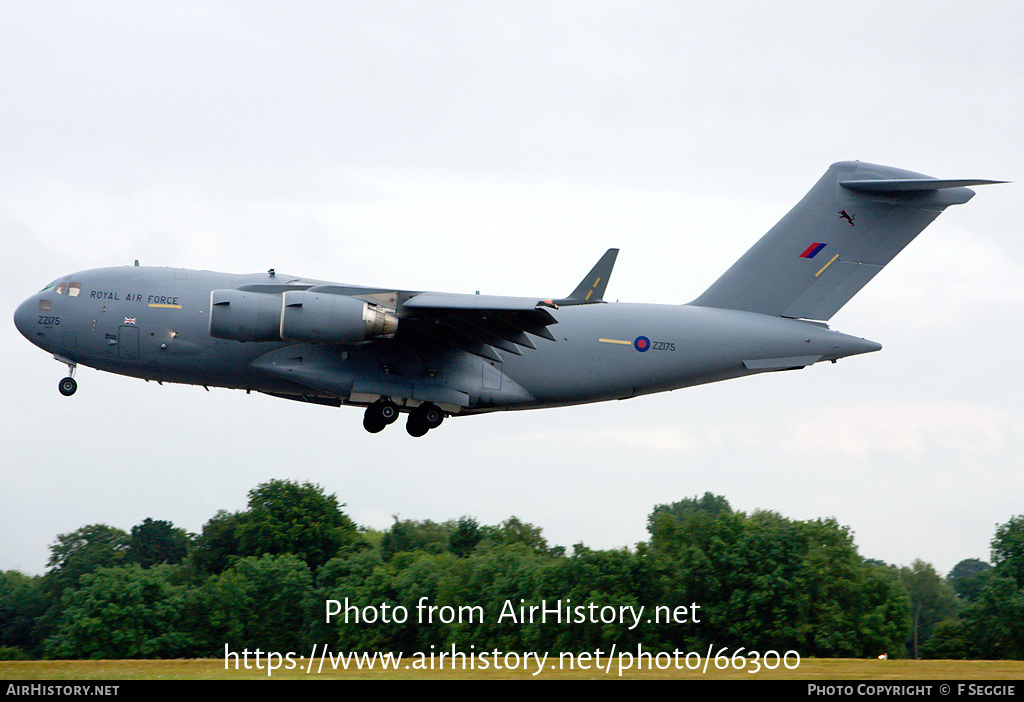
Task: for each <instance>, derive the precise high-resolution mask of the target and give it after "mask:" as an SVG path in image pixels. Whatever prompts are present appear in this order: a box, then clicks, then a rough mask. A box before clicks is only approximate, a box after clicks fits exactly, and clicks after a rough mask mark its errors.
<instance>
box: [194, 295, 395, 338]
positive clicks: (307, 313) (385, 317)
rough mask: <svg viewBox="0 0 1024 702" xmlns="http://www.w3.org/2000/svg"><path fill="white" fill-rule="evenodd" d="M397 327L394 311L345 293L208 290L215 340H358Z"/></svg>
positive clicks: (386, 333) (390, 333)
mask: <svg viewBox="0 0 1024 702" xmlns="http://www.w3.org/2000/svg"><path fill="white" fill-rule="evenodd" d="M397 329H398V315H397V314H396V313H395V311H394V310H392V309H388V308H386V307H380V306H378V305H373V304H371V303H369V302H364V301H363V300H360V299H358V298H355V297H349V296H347V295H332V294H328V293H316V292H309V291H306V290H289V291H288V292H285V293H284V294H283V295H274V294H270V293H258V292H247V291H242V290H214V291H213V292H212V293H211V294H210V336H214V337H217V338H218V339H231V340H233V341H281V340H282V339H283V340H285V341H303V342H307V343H313V344H356V343H359V342H361V341H366V340H368V339H374V338H381V337H391V336H394V334H395V332H396V331H397Z"/></svg>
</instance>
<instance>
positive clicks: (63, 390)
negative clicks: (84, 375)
mask: <svg viewBox="0 0 1024 702" xmlns="http://www.w3.org/2000/svg"><path fill="white" fill-rule="evenodd" d="M57 389H58V390H60V394H61V395H63V396H64V397H71V396H72V395H74V394H75V390H77V389H78V382H77V381H76V380H75V379H74V378H61V379H60V383H58V385H57Z"/></svg>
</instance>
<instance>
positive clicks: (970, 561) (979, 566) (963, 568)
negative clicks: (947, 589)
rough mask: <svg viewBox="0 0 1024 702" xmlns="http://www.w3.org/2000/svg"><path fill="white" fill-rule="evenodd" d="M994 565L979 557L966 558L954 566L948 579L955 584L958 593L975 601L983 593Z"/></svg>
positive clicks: (951, 583)
mask: <svg viewBox="0 0 1024 702" xmlns="http://www.w3.org/2000/svg"><path fill="white" fill-rule="evenodd" d="M991 570H992V566H991V565H989V564H988V563H986V562H985V561H982V560H979V559H977V558H965V559H964V560H962V561H960V562H959V563H957V564H956V565H955V566H953V570H951V571H949V575H947V576H946V581H947V582H948V583H949V584H950V585H952V586H953V589H954V590H955V591H956V594H957V595H959V596H960V597H962V598H963V599H964V600H966V601H968V602H973V601H975V600H977V599H978V597H979V596H980V595H981V591H982V590H983V589H984V587H985V583H986V582H987V581H988V578H989V577H991V575H992V574H991V572H990V571H991Z"/></svg>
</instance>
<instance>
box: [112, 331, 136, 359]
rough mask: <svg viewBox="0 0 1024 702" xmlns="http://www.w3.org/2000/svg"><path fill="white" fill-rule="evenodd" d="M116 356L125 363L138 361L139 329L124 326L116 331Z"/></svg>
mask: <svg viewBox="0 0 1024 702" xmlns="http://www.w3.org/2000/svg"><path fill="white" fill-rule="evenodd" d="M117 355H118V356H119V357H120V358H122V359H124V360H126V361H137V360H139V328H138V327H136V326H133V325H131V324H125V325H122V326H120V327H118V329H117Z"/></svg>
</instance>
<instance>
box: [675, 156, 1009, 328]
mask: <svg viewBox="0 0 1024 702" xmlns="http://www.w3.org/2000/svg"><path fill="white" fill-rule="evenodd" d="M994 182H998V181H987V180H936V179H934V178H929V177H927V176H923V175H921V174H919V173H912V172H910V171H904V170H901V169H898V168H891V167H888V166H876V165H872V164H869V163H861V162H859V161H845V162H841V163H836V164H833V165H832V166H831V167H830V168H829V169H828V171H827V172H826V173H825V175H824V176H822V178H821V180H819V181H818V182H817V184H815V186H814V187H813V188H811V191H810V192H809V193H807V195H806V196H804V198H803V200H801V201H800V202H799V203H798V204H797V205H796V207H794V208H793V209H792V210H790V211H789V213H788V214H787V215H786V216H785V217H783V218H782V220H781V221H779V223H778V224H776V225H775V226H774V227H772V229H771V230H770V231H769V232H768V233H767V234H765V235H764V236H763V237H762V238H761V239H760V241H758V242H757V243H756V244H754V245H753V246H752V247H751V248H750V250H749V251H747V252H746V253H745V254H744V255H743V256H742V257H741V258H740V259H739V260H738V261H736V263H734V264H733V265H732V267H731V268H729V270H728V271H726V272H725V274H723V275H722V277H721V278H719V279H718V280H717V281H715V283H714V284H712V285H711V287H709V288H708V289H707V290H706V291H705V292H704V293H703V294H702V295H701V296H700V297H698V298H697V299H696V300H694V301H693V302H692V303H690V304H692V305H699V306H703V307H720V308H726V309H734V310H744V311H748V312H758V313H760V314H768V315H773V316H782V317H794V318H805V319H814V320H822V321H824V320H827V319H829V318H831V317H832V315H834V314H835V313H836V312H837V311H838V310H839V308H841V307H842V306H843V305H845V304H846V303H847V301H849V299H850V298H851V297H853V296H854V295H855V294H857V292H858V291H859V290H860V289H861V288H862V287H864V286H865V285H866V284H867V282H868V281H869V280H871V279H872V278H873V277H874V276H875V275H876V274H877V273H878V272H879V271H880V270H882V268H884V267H885V265H886V264H887V263H889V261H891V260H892V259H893V258H894V257H895V256H896V254H898V253H899V252H900V251H902V250H903V248H904V247H905V246H906V245H907V244H909V243H910V242H911V241H912V240H913V239H914V237H916V236H917V235H918V234H920V233H921V231H923V230H924V228H925V227H927V226H928V225H929V224H931V223H932V221H933V220H934V219H935V218H936V217H938V216H939V214H941V213H942V211H943V210H944V209H945V208H946V207H948V206H950V205H959V204H962V203H965V202H967V201H968V200H970V199H971V198H972V197H973V196H974V191H972V190H969V189H968V188H967V187H965V186H968V185H985V184H987V183H994Z"/></svg>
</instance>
